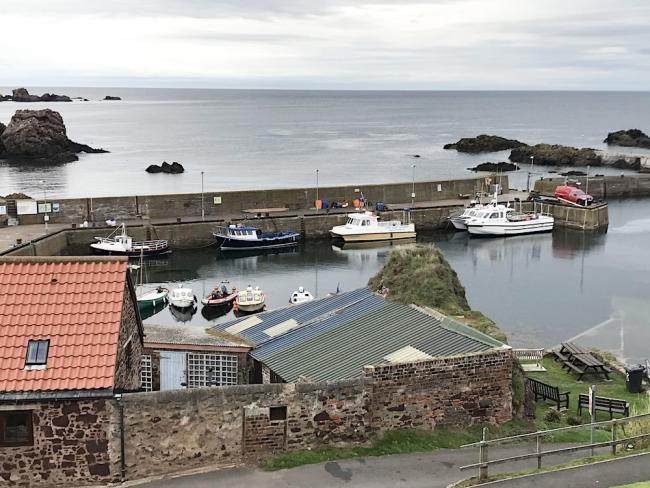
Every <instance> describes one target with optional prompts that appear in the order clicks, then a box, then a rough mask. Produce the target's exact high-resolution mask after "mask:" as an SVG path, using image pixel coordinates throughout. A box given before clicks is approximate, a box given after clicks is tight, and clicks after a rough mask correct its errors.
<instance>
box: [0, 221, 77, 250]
mask: <svg viewBox="0 0 650 488" xmlns="http://www.w3.org/2000/svg"><path fill="white" fill-rule="evenodd" d="M67 227H70V225H68V224H49V225H48V232H49V233H53V232H58V231H59V230H61V229H65V228H67ZM43 236H45V226H44V224H33V225H12V226H9V227H0V251H4V250H5V249H9V248H11V247H13V246H14V244H16V239H22V240H23V242H29V241H33V240H34V239H38V238H39V237H43Z"/></svg>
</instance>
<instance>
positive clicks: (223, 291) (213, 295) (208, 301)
mask: <svg viewBox="0 0 650 488" xmlns="http://www.w3.org/2000/svg"><path fill="white" fill-rule="evenodd" d="M226 283H228V282H227V281H222V282H221V285H220V286H216V287H215V288H214V290H212V291H211V292H210V294H209V295H208V296H206V297H205V298H203V299H201V303H202V304H203V305H205V306H206V307H219V306H223V305H229V304H231V303H232V302H234V301H235V298H237V288H233V289H232V290H228V287H227V286H226Z"/></svg>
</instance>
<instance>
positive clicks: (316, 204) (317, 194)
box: [314, 169, 319, 212]
mask: <svg viewBox="0 0 650 488" xmlns="http://www.w3.org/2000/svg"><path fill="white" fill-rule="evenodd" d="M317 202H318V169H317V170H316V202H314V204H315V205H316V211H317V212H318V210H319V208H318V203H317Z"/></svg>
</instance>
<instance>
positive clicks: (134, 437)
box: [124, 349, 512, 479]
mask: <svg viewBox="0 0 650 488" xmlns="http://www.w3.org/2000/svg"><path fill="white" fill-rule="evenodd" d="M511 371H512V356H511V351H510V349H505V350H499V351H496V352H495V351H492V352H488V353H481V354H473V355H468V356H459V357H452V358H441V359H433V360H430V361H422V362H417V363H407V364H399V365H389V366H376V367H368V368H365V370H364V374H363V377H362V378H359V379H354V380H344V381H338V382H333V383H298V384H265V385H242V386H234V387H221V388H200V389H194V390H176V391H166V392H152V393H136V394H129V395H124V413H125V437H126V464H127V478H128V479H134V478H138V477H143V476H150V475H159V474H164V473H170V472H173V471H179V470H184V469H191V468H196V467H199V466H203V465H208V464H215V463H230V462H234V461H238V460H241V459H243V458H245V457H248V456H254V457H256V458H259V457H260V456H263V455H265V454H268V453H271V452H277V451H283V450H294V449H306V448H316V447H320V446H344V445H358V444H364V443H367V442H368V441H369V440H371V439H372V437H373V436H375V435H381V433H383V432H385V431H387V430H392V429H398V428H411V427H413V428H419V429H425V430H433V429H434V428H435V427H436V426H438V425H445V426H466V425H470V424H473V423H479V422H480V423H483V422H489V423H500V422H504V421H507V420H509V419H510V418H511V416H512V406H511V399H512V392H511V386H510V384H511V374H512V373H511ZM285 408H286V410H285Z"/></svg>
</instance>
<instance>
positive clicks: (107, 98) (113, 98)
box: [104, 95, 122, 100]
mask: <svg viewBox="0 0 650 488" xmlns="http://www.w3.org/2000/svg"><path fill="white" fill-rule="evenodd" d="M104 100H122V99H121V98H120V97H112V96H111V95H106V96H105V97H104Z"/></svg>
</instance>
